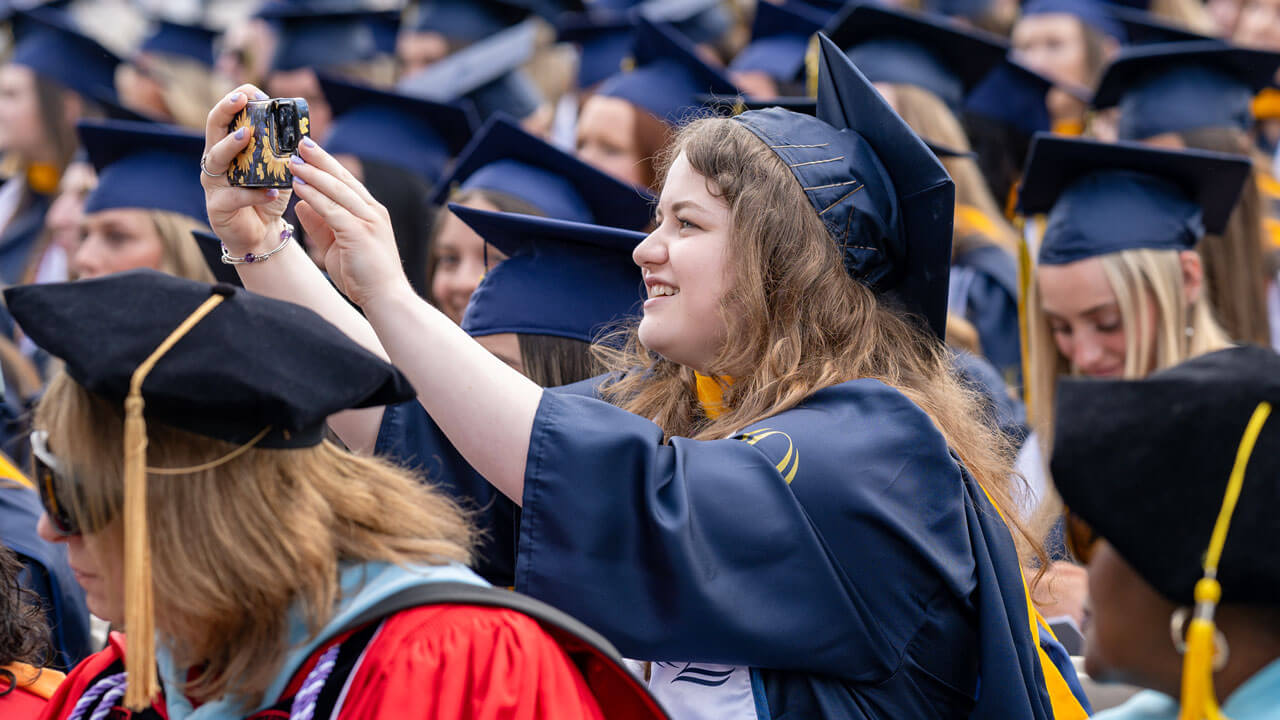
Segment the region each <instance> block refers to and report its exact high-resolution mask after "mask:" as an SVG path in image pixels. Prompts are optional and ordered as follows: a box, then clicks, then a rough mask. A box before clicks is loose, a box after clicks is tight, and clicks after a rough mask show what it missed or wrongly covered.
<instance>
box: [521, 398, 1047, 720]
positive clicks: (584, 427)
mask: <svg viewBox="0 0 1280 720" xmlns="http://www.w3.org/2000/svg"><path fill="white" fill-rule="evenodd" d="M524 492H525V494H524V508H523V519H522V522H521V525H520V553H519V557H518V559H517V565H516V587H517V588H518V589H519V590H521V591H523V592H525V593H528V594H530V595H533V596H534V597H538V598H540V599H542V600H544V601H546V602H549V603H551V604H553V605H556V606H557V607H560V608H561V609H564V610H566V611H567V612H569V613H570V614H572V615H575V616H576V617H578V618H580V619H581V620H583V621H584V622H586V623H587V624H589V625H591V626H593V627H595V628H596V629H597V630H599V631H601V632H602V633H603V634H604V635H605V636H606V637H608V638H609V639H610V640H611V641H612V642H614V643H615V644H616V645H617V646H618V648H619V649H620V650H621V651H622V652H623V654H624V655H627V656H629V657H638V658H645V659H651V660H655V661H674V662H680V661H683V662H690V661H694V662H702V663H717V664H724V665H733V666H747V667H749V668H751V678H752V679H751V684H752V690H753V692H754V695H755V701H756V714H757V716H759V717H783V716H791V717H800V716H803V717H830V718H836V717H840V718H880V717H894V718H897V717H933V718H941V717H956V718H963V717H981V718H988V717H989V718H996V717H999V718H1011V717H1017V718H1050V717H1052V710H1051V707H1050V702H1049V698H1048V695H1047V693H1046V691H1045V690H1044V678H1043V676H1042V675H1041V671H1040V665H1039V662H1038V660H1037V657H1036V652H1037V650H1036V647H1035V645H1034V643H1033V641H1032V639H1031V635H1030V628H1029V620H1028V617H1027V606H1026V596H1025V594H1024V590H1023V587H1022V580H1021V574H1020V571H1019V565H1018V561H1017V557H1016V553H1015V551H1014V548H1013V541H1012V538H1011V537H1010V535H1009V532H1008V530H1007V529H1006V528H1005V526H1004V524H1003V522H1002V521H1001V519H1000V517H999V515H998V513H997V512H996V509H995V508H994V507H993V506H992V505H991V503H990V502H989V500H988V499H987V498H986V495H985V493H983V491H982V490H981V488H979V487H977V484H976V482H975V481H974V480H973V478H972V477H971V476H970V475H969V474H968V473H967V471H965V470H964V468H963V467H962V466H961V465H960V463H959V462H958V461H957V460H956V459H955V457H954V456H953V455H952V454H951V452H950V451H949V449H948V448H947V445H946V442H945V440H944V438H943V437H942V435H941V433H939V432H938V431H937V429H936V428H935V427H934V425H933V424H932V422H931V421H930V420H929V418H928V416H926V415H925V414H924V412H923V411H921V410H920V409H919V408H918V407H917V406H915V405H914V404H913V403H911V402H910V401H909V400H908V399H907V398H906V397H905V396H903V395H902V394H901V393H899V392H898V391H896V390H893V389H892V388H889V387H888V386H886V385H884V384H882V383H880V382H877V381H874V380H854V381H849V382H846V383H843V384H841V385H837V386H834V387H830V388H826V389H823V390H821V391H819V392H817V393H815V394H814V395H812V396H811V397H810V398H808V399H807V400H806V401H805V402H804V403H803V404H802V405H801V406H799V407H797V408H795V409H792V410H789V411H786V412H783V413H780V414H778V415H776V416H774V417H771V418H768V419H767V420H764V421H761V422H760V423H758V424H756V425H754V426H752V427H749V428H746V429H745V430H744V431H743V432H742V433H740V434H739V435H737V436H735V437H734V438H730V439H725V440H717V441H694V440H689V439H685V438H675V439H673V440H672V441H671V442H670V443H669V444H664V443H663V442H662V431H661V429H660V428H659V427H658V426H656V425H655V424H653V423H652V422H649V421H648V420H645V419H644V418H640V417H637V416H635V415H633V414H631V413H629V412H626V411H624V410H621V409H619V408H616V407H613V406H611V405H608V404H606V403H603V402H600V401H597V400H593V399H590V398H584V397H578V396H567V395H563V394H557V393H545V394H544V395H543V398H542V402H541V405H540V406H539V409H538V413H537V416H536V419H535V421H534V426H533V434H532V437H531V442H530V447H529V456H528V466H527V470H526V478H525V491H524ZM710 677H711V676H710V675H709V674H705V675H704V676H703V677H702V680H703V683H705V684H710V682H713V681H712V680H711V679H710ZM677 679H679V678H677ZM656 690H658V689H657V688H655V691H656ZM659 694H660V696H661V693H659Z"/></svg>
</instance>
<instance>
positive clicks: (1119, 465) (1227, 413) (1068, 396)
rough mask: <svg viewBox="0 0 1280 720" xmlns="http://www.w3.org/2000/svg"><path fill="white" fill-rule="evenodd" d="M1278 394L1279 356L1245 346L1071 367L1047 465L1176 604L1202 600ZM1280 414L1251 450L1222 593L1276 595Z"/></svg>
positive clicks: (1075, 509) (1238, 598)
mask: <svg viewBox="0 0 1280 720" xmlns="http://www.w3.org/2000/svg"><path fill="white" fill-rule="evenodd" d="M1263 401H1265V402H1269V403H1271V404H1272V405H1273V406H1275V405H1280V357H1277V356H1276V354H1275V353H1274V352H1272V351H1271V350H1270V349H1268V348H1260V347H1256V346H1249V345H1245V346H1241V347H1235V348H1230V349H1227V350H1219V351H1218V352H1213V353H1209V354H1206V355H1201V356H1199V357H1196V358H1193V359H1191V360H1188V361H1186V362H1184V363H1182V364H1181V365H1176V366H1174V367H1172V368H1169V369H1166V370H1162V371H1159V372H1156V373H1153V374H1152V375H1150V376H1148V377H1147V378H1146V379H1144V380H1098V379H1089V380H1085V379H1064V380H1063V381H1062V382H1061V383H1060V384H1059V385H1058V392H1057V399H1056V400H1055V403H1056V405H1057V417H1056V420H1055V423H1054V440H1053V459H1052V461H1051V465H1050V467H1051V470H1052V473H1053V480H1054V483H1055V484H1056V485H1057V486H1058V492H1059V493H1060V494H1061V495H1062V499H1063V501H1064V502H1065V503H1066V505H1067V507H1068V508H1070V510H1071V512H1072V513H1073V514H1074V515H1076V516H1078V517H1079V518H1081V519H1082V520H1084V522H1086V523H1087V524H1088V525H1089V527H1090V528H1091V529H1092V530H1093V532H1094V533H1095V535H1096V536H1097V537H1099V538H1102V539H1105V540H1106V541H1107V542H1108V543H1110V544H1111V546H1112V547H1113V548H1114V549H1115V551H1116V552H1117V553H1118V554H1119V555H1120V556H1121V557H1123V558H1124V560H1125V562H1127V563H1128V564H1129V565H1130V566H1131V567H1132V568H1133V569H1134V570H1135V571H1136V572H1137V573H1138V574H1139V575H1140V576H1142V578H1143V579H1144V580H1145V581H1146V582H1147V583H1148V584H1149V585H1151V587H1153V588H1155V590H1156V591H1158V592H1159V593H1160V594H1161V595H1163V596H1164V597H1165V599H1167V600H1169V602H1172V603H1174V604H1175V605H1184V606H1191V605H1194V604H1195V587H1196V583H1197V582H1198V581H1199V580H1200V579H1201V578H1202V577H1203V576H1204V554H1205V549H1206V548H1208V547H1209V544H1210V543H1209V539H1210V536H1211V535H1212V533H1213V531H1214V525H1215V522H1216V521H1217V518H1218V514H1219V509H1220V508H1221V507H1222V506H1223V501H1224V497H1225V496H1226V492H1227V480H1228V477H1229V476H1230V474H1231V470H1232V465H1233V463H1235V462H1236V459H1237V450H1238V448H1239V447H1240V444H1241V438H1242V437H1243V436H1244V435H1245V427H1246V426H1247V425H1248V424H1249V421H1250V418H1251V417H1252V416H1253V414H1254V410H1255V408H1256V407H1257V406H1258V403H1260V402H1263ZM1277 477H1280V418H1277V417H1276V416H1275V414H1274V413H1273V414H1272V415H1271V417H1270V418H1269V419H1267V421H1266V422H1265V424H1263V425H1262V428H1261V432H1260V433H1259V434H1258V436H1257V441H1256V443H1255V444H1254V446H1253V452H1252V454H1250V455H1249V456H1248V464H1247V465H1246V466H1245V471H1244V476H1243V484H1242V485H1241V487H1240V494H1239V502H1238V503H1236V504H1235V510H1234V512H1233V513H1232V514H1231V525H1230V529H1229V532H1228V534H1227V536H1226V544H1225V545H1224V546H1223V551H1222V558H1221V562H1220V564H1219V566H1218V568H1217V580H1218V581H1219V582H1220V583H1221V585H1222V602H1223V603H1225V604H1230V605H1255V606H1258V607H1263V606H1266V607H1275V606H1276V604H1277V603H1280V553H1276V551H1275V538H1276V530H1275V508H1276V506H1277V504H1280V482H1276V478H1277Z"/></svg>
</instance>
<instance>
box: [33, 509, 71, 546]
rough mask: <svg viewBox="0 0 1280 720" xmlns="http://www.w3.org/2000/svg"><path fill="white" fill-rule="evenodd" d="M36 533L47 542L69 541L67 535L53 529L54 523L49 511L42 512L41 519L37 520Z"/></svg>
mask: <svg viewBox="0 0 1280 720" xmlns="http://www.w3.org/2000/svg"><path fill="white" fill-rule="evenodd" d="M36 534H37V535H39V536H40V539H41V540H44V541H45V542H50V543H60V542H66V541H67V537H66V536H65V535H63V534H62V533H60V532H58V531H57V530H54V529H53V523H52V522H51V521H50V520H49V514H48V513H40V519H39V520H37V521H36Z"/></svg>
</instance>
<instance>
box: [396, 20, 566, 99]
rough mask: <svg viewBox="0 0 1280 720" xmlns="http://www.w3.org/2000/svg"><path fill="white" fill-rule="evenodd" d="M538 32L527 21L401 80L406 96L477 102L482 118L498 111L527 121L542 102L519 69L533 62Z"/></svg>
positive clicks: (400, 87) (535, 89)
mask: <svg viewBox="0 0 1280 720" xmlns="http://www.w3.org/2000/svg"><path fill="white" fill-rule="evenodd" d="M536 40H537V27H536V26H535V25H533V24H532V23H531V22H528V21H526V22H523V23H521V24H519V25H516V26H515V27H511V28H508V29H506V30H503V31H502V32H500V33H498V34H496V35H493V36H491V37H489V38H488V39H486V40H481V41H480V42H477V43H475V44H473V45H470V46H468V47H465V48H463V49H462V50H459V51H458V52H455V53H453V54H452V55H449V56H448V57H445V58H444V59H442V60H440V61H438V62H435V63H432V64H431V65H429V66H428V67H425V68H423V69H422V70H419V71H418V72H416V73H414V74H412V75H410V76H408V77H406V78H404V79H402V80H401V81H400V84H399V85H398V86H397V87H398V88H399V90H400V91H401V92H403V93H404V94H406V95H413V96H415V97H421V98H425V99H427V100H434V101H436V102H453V101H455V100H459V99H463V98H466V99H468V100H470V101H471V102H473V103H475V106H476V109H477V110H478V111H479V113H480V119H481V120H486V119H488V118H489V117H490V116H491V115H493V114H494V113H496V112H504V113H507V114H509V115H512V116H513V117H516V118H519V119H524V118H526V117H528V116H530V115H532V114H533V113H534V111H536V110H537V109H538V108H539V107H540V106H541V105H542V103H543V102H544V101H543V97H542V94H541V93H540V92H539V91H538V88H537V87H536V86H535V85H534V84H533V81H532V80H531V79H530V78H529V76H528V75H526V74H525V72H524V71H523V70H521V69H520V66H522V65H524V64H525V63H526V62H528V61H529V59H530V58H531V57H533V50H534V44H535V42H536Z"/></svg>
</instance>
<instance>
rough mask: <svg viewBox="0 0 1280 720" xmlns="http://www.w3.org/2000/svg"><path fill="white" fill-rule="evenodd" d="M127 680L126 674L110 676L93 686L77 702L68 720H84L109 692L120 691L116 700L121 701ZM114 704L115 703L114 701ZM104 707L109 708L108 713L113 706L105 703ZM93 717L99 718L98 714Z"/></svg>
mask: <svg viewBox="0 0 1280 720" xmlns="http://www.w3.org/2000/svg"><path fill="white" fill-rule="evenodd" d="M127 679H128V678H127V675H126V674H125V673H116V674H115V675H108V676H106V677H104V678H102V679H101V680H99V681H98V682H97V683H95V684H93V685H91V686H90V687H89V690H88V691H87V692H85V694H84V695H81V696H80V699H79V700H77V701H76V706H75V708H74V709H73V710H72V711H71V715H70V716H68V718H67V720H82V718H84V714H85V713H86V712H88V710H89V706H91V705H93V704H94V703H95V702H97V701H98V698H100V697H102V696H103V695H106V694H107V693H108V692H112V691H115V690H117V689H118V690H119V692H118V693H116V699H119V697H120V696H121V695H123V694H124V688H125V684H126V682H127ZM112 703H114V700H113V701H112ZM103 706H104V707H106V708H107V711H108V712H109V711H110V710H111V704H106V703H104V705H103ZM93 717H95V718H96V717H98V714H97V713H94V714H93Z"/></svg>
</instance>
